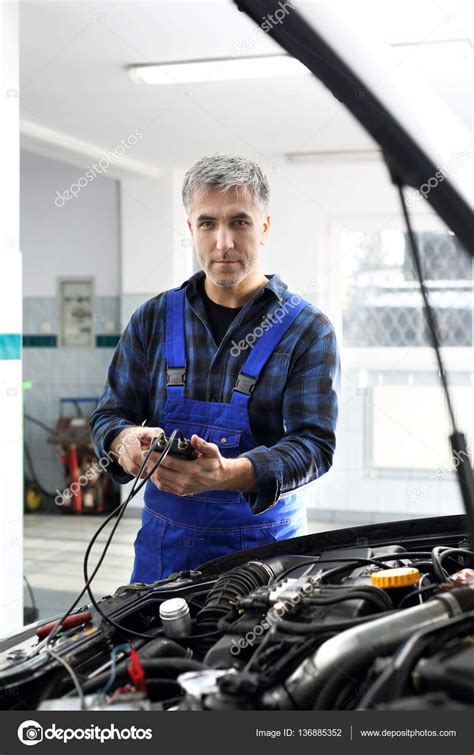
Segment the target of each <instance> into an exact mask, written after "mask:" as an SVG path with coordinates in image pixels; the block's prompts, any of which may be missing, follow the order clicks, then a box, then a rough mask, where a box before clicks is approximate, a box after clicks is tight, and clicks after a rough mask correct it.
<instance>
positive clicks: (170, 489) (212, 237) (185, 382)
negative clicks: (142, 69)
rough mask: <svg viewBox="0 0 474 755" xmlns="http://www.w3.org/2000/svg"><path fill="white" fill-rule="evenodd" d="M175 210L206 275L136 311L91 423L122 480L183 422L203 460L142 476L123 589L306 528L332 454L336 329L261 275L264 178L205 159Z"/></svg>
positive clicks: (98, 447)
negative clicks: (311, 491) (306, 488)
mask: <svg viewBox="0 0 474 755" xmlns="http://www.w3.org/2000/svg"><path fill="white" fill-rule="evenodd" d="M183 203H184V206H185V209H186V212H187V214H188V219H187V223H188V226H189V230H190V232H191V236H192V240H193V243H194V247H195V250H196V254H197V258H198V260H199V263H200V265H201V267H202V271H200V272H199V273H196V274H195V275H193V276H192V277H191V278H190V279H189V280H187V281H185V282H184V283H183V284H182V285H181V286H180V287H178V288H175V289H171V290H169V291H165V292H163V293H160V294H158V295H157V296H155V297H154V298H153V299H150V300H149V301H147V302H146V303H145V304H143V305H142V306H140V307H139V308H138V309H137V310H136V311H135V312H134V314H133V315H132V317H131V320H130V322H129V323H128V325H127V327H126V329H125V331H124V333H123V335H122V337H121V339H120V343H119V344H118V346H117V349H116V351H115V354H114V356H113V359H112V362H111V365H110V368H109V371H108V380H107V383H106V386H105V389H104V393H103V395H102V397H101V399H100V401H99V404H98V406H97V409H96V410H95V411H94V413H93V414H92V417H91V428H92V438H93V444H94V448H95V451H96V453H97V455H98V456H99V457H102V456H104V455H105V454H107V453H108V454H109V455H111V456H112V458H114V459H116V460H117V462H114V464H112V465H111V467H110V468H109V469H110V471H111V474H112V476H113V477H114V479H115V480H117V481H118V482H121V483H123V482H127V481H129V480H131V479H132V476H134V475H136V474H137V473H138V471H139V468H140V465H141V464H142V461H143V458H144V454H145V453H146V451H147V449H148V448H149V446H150V443H151V440H152V438H153V437H154V436H156V435H158V434H160V433H161V432H162V430H164V432H165V433H166V435H167V436H168V437H169V436H170V435H171V433H172V431H173V430H174V429H175V428H179V429H180V430H181V431H182V432H183V433H184V435H185V436H186V437H187V438H190V439H191V443H192V445H193V447H194V449H195V451H196V452H197V454H198V456H197V458H196V459H194V460H186V459H179V458H177V457H175V456H171V455H168V456H167V457H166V458H165V459H164V461H163V463H162V464H161V465H160V466H159V467H158V469H157V470H156V471H155V473H154V474H153V477H152V479H151V480H150V481H148V483H147V485H146V489H145V497H144V502H145V505H144V508H143V512H142V527H141V529H140V531H139V532H138V534H137V537H136V540H135V563H134V569H133V574H132V576H131V581H132V582H135V581H136V582H146V583H150V582H153V581H156V580H159V579H163V578H165V577H166V576H168V575H169V574H170V573H172V572H175V571H178V570H179V569H192V568H195V567H197V566H198V565H199V564H201V563H204V562H205V561H208V560H210V559H212V558H216V557H218V556H221V555H224V554H226V553H229V552H232V551H237V550H241V549H245V548H251V547H254V546H257V545H261V544H264V543H271V542H274V541H275V540H280V539H283V538H288V537H294V536H297V535H303V534H305V532H306V512H305V509H304V505H303V503H302V501H301V495H298V493H297V492H296V490H297V488H299V487H300V486H302V485H304V484H306V483H308V482H310V481H312V480H314V479H316V478H319V477H321V475H323V474H324V473H325V472H327V471H328V469H329V468H330V466H331V464H332V458H333V453H334V449H335V427H336V421H337V396H336V392H335V387H336V385H337V383H338V381H339V375H340V364H339V356H338V351H337V345H336V340H335V335H334V329H333V327H332V325H331V323H330V322H329V320H328V319H327V318H326V317H325V316H324V315H323V313H322V312H321V311H320V310H319V309H317V308H316V307H314V306H313V305H312V304H309V303H308V302H306V301H304V300H302V299H301V298H300V297H299V296H297V295H295V294H291V293H290V292H289V291H288V287H287V285H286V284H285V283H283V281H282V280H281V278H280V277H279V276H278V275H264V274H263V272H262V267H261V261H260V247H261V245H263V244H264V243H265V240H266V239H267V237H268V233H269V228H270V215H269V211H268V206H269V186H268V182H267V179H266V177H265V176H264V174H263V173H262V171H261V170H260V168H259V167H258V165H256V164H255V163H253V162H251V161H249V160H246V159H245V158H243V157H240V156H226V155H214V156H212V157H205V158H202V159H201V160H199V161H198V162H197V163H196V164H195V165H194V166H193V167H192V168H191V169H190V170H189V171H188V172H187V173H186V176H185V179H184V185H183ZM289 253H290V254H292V255H295V258H297V250H296V249H292V250H289ZM145 423H146V424H145ZM143 425H145V426H143ZM157 458H158V455H156V454H155V455H154V456H153V458H152V459H151V461H150V463H149V465H148V469H150V468H151V464H152V462H153V461H156V459H157Z"/></svg>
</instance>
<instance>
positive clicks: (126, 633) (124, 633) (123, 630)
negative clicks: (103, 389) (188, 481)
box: [83, 429, 184, 640]
mask: <svg viewBox="0 0 474 755" xmlns="http://www.w3.org/2000/svg"><path fill="white" fill-rule="evenodd" d="M178 433H179V434H180V435H181V436H182V438H184V434H183V433H182V431H181V430H179V429H175V430H173V432H172V433H171V435H170V437H169V440H168V445H167V446H166V448H165V450H164V451H163V452H162V454H161V456H160V458H159V459H158V460H157V461H156V462H155V464H154V465H153V466H152V468H151V470H150V472H148V474H147V475H146V476H145V478H144V479H143V480H142V481H141V484H140V485H138V487H136V488H135V484H136V482H137V481H138V480H139V479H140V474H141V473H142V471H143V469H144V468H145V467H146V464H147V462H148V459H149V458H150V456H151V454H152V453H153V451H154V450H155V448H156V443H157V438H154V439H153V441H152V443H151V445H150V449H149V451H148V453H147V455H146V457H145V459H144V461H143V464H142V466H141V468H140V470H139V472H138V474H137V476H136V477H135V481H134V484H133V486H132V490H131V491H130V494H129V496H128V498H127V501H126V505H128V503H129V502H130V500H131V499H132V498H133V497H134V496H135V495H136V494H137V493H138V492H139V491H140V490H141V489H142V487H143V486H144V485H146V483H147V482H148V480H149V479H150V478H151V477H152V475H153V474H154V472H155V471H156V470H157V469H158V467H159V466H160V464H161V463H162V462H163V461H164V459H165V458H166V457H167V455H168V454H169V452H170V450H171V446H172V443H173V440H174V438H175V436H176V435H177V434H178ZM124 511H125V506H124V507H123V510H122V511H121V512H120V516H119V518H118V519H117V522H116V523H115V526H114V527H113V529H112V532H111V533H110V535H109V538H108V540H107V543H106V545H105V548H104V550H103V553H102V556H101V559H100V563H101V562H102V560H103V557H104V556H105V553H106V552H107V549H108V547H109V545H110V542H111V540H112V537H113V535H114V532H115V530H116V529H117V526H118V523H119V521H120V519H121V518H122V516H123V513H124ZM99 532H100V530H98V531H97V532H96V533H95V535H93V537H92V538H91V540H90V542H89V545H88V546H87V549H86V552H85V555H84V565H83V566H84V580H85V589H86V590H87V592H88V594H89V597H90V599H91V603H92V605H93V606H94V608H95V609H96V611H97V612H98V613H99V614H100V616H102V618H103V619H104V620H105V621H107V622H108V623H109V624H111V625H112V626H113V627H115V629H117V630H118V633H119V634H120V635H121V636H122V637H124V638H125V639H128V637H129V636H130V635H131V634H132V635H133V636H134V637H139V638H140V639H146V640H149V639H151V638H152V637H153V635H150V634H144V633H143V632H136V631H135V630H133V629H127V628H126V627H123V626H122V625H121V624H119V623H117V622H116V621H114V620H113V619H111V618H110V616H107V614H105V613H104V612H103V611H102V609H101V608H100V607H99V604H98V603H97V601H96V599H95V596H94V594H93V592H92V589H91V587H90V584H91V582H92V579H93V576H94V575H95V574H96V571H97V568H96V569H95V570H94V572H93V575H92V577H88V572H87V565H88V560H89V555H90V552H91V550H92V546H93V545H94V543H95V541H96V539H97V537H98V535H99Z"/></svg>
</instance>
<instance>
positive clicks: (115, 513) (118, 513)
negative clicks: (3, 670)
mask: <svg viewBox="0 0 474 755" xmlns="http://www.w3.org/2000/svg"><path fill="white" fill-rule="evenodd" d="M178 432H180V433H181V431H180V430H174V431H173V432H172V434H171V436H170V438H169V441H168V445H167V446H166V447H165V449H164V451H163V453H162V455H161V457H160V459H159V460H158V462H157V463H156V464H155V466H154V467H153V468H152V470H151V472H149V473H148V474H147V476H146V477H145V478H144V479H143V481H142V484H141V485H138V486H137V482H138V481H139V480H140V476H141V474H142V473H143V470H144V469H145V467H146V465H147V463H148V460H149V458H150V456H151V454H152V453H153V451H155V449H156V443H157V439H156V438H154V439H153V441H152V442H151V444H150V448H149V449H148V451H147V454H146V456H145V458H144V460H143V462H142V465H141V467H140V469H139V471H138V472H137V475H136V476H135V480H134V482H133V485H132V489H131V490H130V493H129V495H128V496H127V499H126V500H125V501H124V502H123V503H122V504H121V505H120V506H119V507H118V508H117V509H114V510H113V511H112V512H111V513H110V514H109V515H108V516H107V518H106V519H105V520H104V521H103V522H102V524H101V526H100V527H99V528H98V530H97V531H96V533H95V534H94V535H93V538H92V540H91V543H90V544H89V545H90V547H92V545H93V543H94V542H95V540H96V539H97V537H98V536H99V535H100V533H101V532H102V530H103V529H104V528H105V527H106V526H107V524H108V523H109V522H110V521H111V520H112V519H113V518H114V517H115V516H117V521H116V523H115V525H114V527H113V529H112V532H111V534H110V536H109V539H108V540H107V542H106V544H105V547H104V549H103V551H102V554H101V557H100V559H99V561H98V562H97V564H96V567H95V569H94V571H93V572H92V574H91V576H90V577H89V578H88V579H86V583H85V585H84V587H83V588H82V590H81V592H80V593H79V595H78V596H77V598H76V599H75V600H74V602H73V603H72V604H71V605H70V606H69V608H68V609H67V611H66V612H65V613H64V615H63V616H62V617H61V619H60V620H59V621H58V623H57V624H56V625H55V626H54V628H53V629H52V630H51V632H50V633H49V634H48V636H47V637H46V638H45V639H44V640H42V641H41V642H40V643H39V644H38V645H37V646H36V648H35V653H37V652H39V651H40V650H42V649H43V647H44V646H45V645H49V644H50V643H51V642H52V640H53V639H54V638H55V637H56V635H57V634H58V632H59V631H60V630H61V627H62V625H63V622H64V620H65V619H66V618H67V617H68V616H69V615H70V614H71V613H72V611H73V610H74V608H75V607H76V606H77V604H78V603H79V601H80V600H81V598H82V596H83V595H84V594H85V593H86V591H87V590H88V588H89V585H90V583H91V582H92V580H93V579H94V577H95V575H96V574H97V572H98V571H99V568H100V566H101V564H102V562H103V560H104V558H105V554H106V553H107V549H108V547H109V545H110V542H111V539H112V537H113V535H114V533H115V530H116V529H117V526H118V524H119V522H120V520H121V518H122V516H123V513H124V511H125V509H126V507H127V506H128V504H129V503H130V501H131V500H132V498H133V497H134V496H135V495H136V494H137V493H138V492H139V491H140V490H141V488H142V487H143V485H145V484H146V483H147V482H148V480H149V479H150V477H151V475H152V474H153V473H154V471H155V469H156V468H157V467H158V466H159V464H160V463H161V462H162V461H163V459H164V458H165V457H166V456H167V455H168V453H169V450H170V449H171V444H172V442H173V440H174V438H175V436H176V434H177V433H178ZM181 435H182V433H181ZM183 437H184V436H183ZM99 613H101V611H100V609H99ZM146 638H147V639H149V635H147V636H146Z"/></svg>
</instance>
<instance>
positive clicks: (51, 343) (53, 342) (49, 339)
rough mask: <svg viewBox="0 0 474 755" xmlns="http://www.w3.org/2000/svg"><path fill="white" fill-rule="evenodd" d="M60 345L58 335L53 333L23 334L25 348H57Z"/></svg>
mask: <svg viewBox="0 0 474 755" xmlns="http://www.w3.org/2000/svg"><path fill="white" fill-rule="evenodd" d="M57 345H58V337H57V336H52V335H47V336H43V335H41V336H40V335H34V336H23V347H24V348H27V349H28V348H30V349H31V348H44V347H45V348H49V349H51V348H55V347H56V346H57Z"/></svg>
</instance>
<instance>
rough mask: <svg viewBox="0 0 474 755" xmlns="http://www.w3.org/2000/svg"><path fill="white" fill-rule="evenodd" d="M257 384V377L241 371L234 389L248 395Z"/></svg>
mask: <svg viewBox="0 0 474 755" xmlns="http://www.w3.org/2000/svg"><path fill="white" fill-rule="evenodd" d="M256 384H257V378H253V377H251V376H250V375H245V374H244V373H243V372H241V373H239V376H238V378H237V382H236V384H235V386H234V388H233V390H234V391H239V393H245V394H246V395H247V396H251V395H252V393H253V391H254V389H255V386H256Z"/></svg>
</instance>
